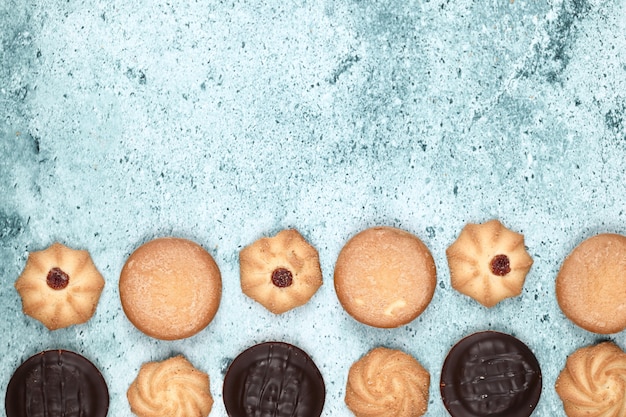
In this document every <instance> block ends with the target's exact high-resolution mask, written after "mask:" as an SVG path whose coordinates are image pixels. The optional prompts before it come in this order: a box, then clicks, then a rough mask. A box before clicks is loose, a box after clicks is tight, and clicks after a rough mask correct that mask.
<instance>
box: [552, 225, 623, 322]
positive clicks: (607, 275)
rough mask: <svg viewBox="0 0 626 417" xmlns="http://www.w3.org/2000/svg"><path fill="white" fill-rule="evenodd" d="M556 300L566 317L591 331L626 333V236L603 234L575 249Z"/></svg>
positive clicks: (558, 282)
mask: <svg viewBox="0 0 626 417" xmlns="http://www.w3.org/2000/svg"><path fill="white" fill-rule="evenodd" d="M556 298H557V301H558V303H559V306H560V307H561V310H562V311H563V313H564V314H565V315H566V316H567V317H568V318H569V319H570V320H571V321H573V322H574V323H575V324H576V325H578V326H580V327H582V328H583V329H585V330H587V331H590V332H593V333H599V334H610V333H617V332H620V331H622V330H624V329H626V236H622V235H619V234H613V233H603V234H599V235H596V236H593V237H590V238H589V239H586V240H585V241H583V242H582V243H580V244H579V245H578V246H577V247H576V248H574V250H573V251H572V252H571V253H570V254H569V255H568V256H567V257H566V258H565V260H564V261H563V265H562V266H561V269H560V270H559V273H558V275H557V277H556Z"/></svg>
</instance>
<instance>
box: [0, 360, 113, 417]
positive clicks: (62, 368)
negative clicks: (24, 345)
mask: <svg viewBox="0 0 626 417" xmlns="http://www.w3.org/2000/svg"><path fill="white" fill-rule="evenodd" d="M5 410H6V416H7V417H24V416H68V417H69V416H89V417H106V415H107V412H108V410H109V390H108V388H107V384H106V382H105V380H104V378H103V377H102V374H101V373H100V371H99V370H98V368H96V366H95V365H94V364H93V363H91V362H90V361H89V360H88V359H87V358H85V357H83V356H81V355H79V354H78V353H74V352H70V351H68V350H48V351H45V352H40V353H38V354H36V355H34V356H32V357H30V358H29V359H27V360H26V361H25V362H24V363H22V364H21V365H20V366H19V367H18V368H17V369H16V370H15V373H14V374H13V376H12V377H11V380H10V381H9V384H8V386H7V391H6V398H5Z"/></svg>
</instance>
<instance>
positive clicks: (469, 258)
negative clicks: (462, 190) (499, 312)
mask: <svg viewBox="0 0 626 417" xmlns="http://www.w3.org/2000/svg"><path fill="white" fill-rule="evenodd" d="M446 255H447V258H448V266H449V267H450V279H451V282H452V287H453V288H454V289H456V290H457V291H459V292H460V293H462V294H465V295H468V296H470V297H472V298H473V299H475V300H476V301H478V302H479V303H481V304H482V305H484V306H485V307H493V306H495V305H496V304H498V303H499V302H500V301H502V300H504V299H505V298H509V297H515V296H518V295H519V294H520V293H521V292H522V287H523V286H524V281H525V280H526V274H528V271H529V270H530V267H531V266H532V264H533V260H532V258H531V257H530V255H529V254H528V252H526V248H525V247H524V236H523V235H521V234H519V233H516V232H513V231H511V230H509V229H507V228H506V227H504V226H503V225H502V223H500V222H499V221H498V220H490V221H488V222H486V223H483V224H471V223H470V224H467V225H466V226H465V227H464V228H463V230H462V231H461V234H460V235H459V237H458V238H457V240H456V241H455V242H454V243H453V244H452V245H451V246H450V247H448V249H447V250H446Z"/></svg>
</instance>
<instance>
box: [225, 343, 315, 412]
mask: <svg viewBox="0 0 626 417" xmlns="http://www.w3.org/2000/svg"><path fill="white" fill-rule="evenodd" d="M222 397H223V399H224V406H225V407H226V412H227V413H228V415H229V416H230V417H244V416H245V417H253V416H255V417H256V416H263V417H284V416H289V417H319V416H320V415H321V413H322V409H323V408H324V401H325V399H326V386H325V384H324V379H323V378H322V374H321V373H320V371H319V369H318V368H317V366H316V365H315V363H314V362H313V359H311V357H310V356H309V355H308V354H307V353H306V352H304V351H303V350H302V349H300V348H298V347H296V346H294V345H291V344H289V343H284V342H265V343H260V344H258V345H254V346H252V347H250V348H248V349H246V350H245V351H243V352H242V353H240V354H239V355H238V356H237V357H236V358H235V360H234V361H233V362H232V363H231V364H230V366H229V367H228V370H227V371H226V376H225V377H224V386H223V395H222Z"/></svg>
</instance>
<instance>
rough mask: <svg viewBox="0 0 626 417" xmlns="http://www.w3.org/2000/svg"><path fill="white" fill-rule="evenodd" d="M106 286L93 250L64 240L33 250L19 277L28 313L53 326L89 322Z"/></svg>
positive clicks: (16, 282) (46, 324) (22, 296)
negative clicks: (67, 243) (65, 243)
mask: <svg viewBox="0 0 626 417" xmlns="http://www.w3.org/2000/svg"><path fill="white" fill-rule="evenodd" d="M103 288H104V278H102V275H100V272H98V269H97V268H96V265H95V264H94V263H93V261H92V260H91V256H90V255H89V252H87V251H86V250H75V249H71V248H68V247H67V246H65V245H62V244H60V243H54V244H53V245H51V246H50V247H49V248H47V249H45V250H42V251H37V252H31V253H30V254H29V255H28V260H27V262H26V266H25V267H24V271H23V272H22V274H21V275H20V277H19V278H18V279H17V281H15V289H16V290H17V292H18V293H19V294H20V297H21V298H22V308H23V310H24V314H26V315H28V316H31V317H33V318H35V319H37V320H39V321H40V322H42V323H43V324H44V325H45V326H46V327H47V328H48V329H49V330H56V329H60V328H64V327H68V326H71V325H74V324H81V323H85V322H87V321H88V320H89V319H90V318H91V317H92V316H93V314H94V313H95V311H96V306H97V305H98V301H99V300H100V294H101V293H102V289H103Z"/></svg>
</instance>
